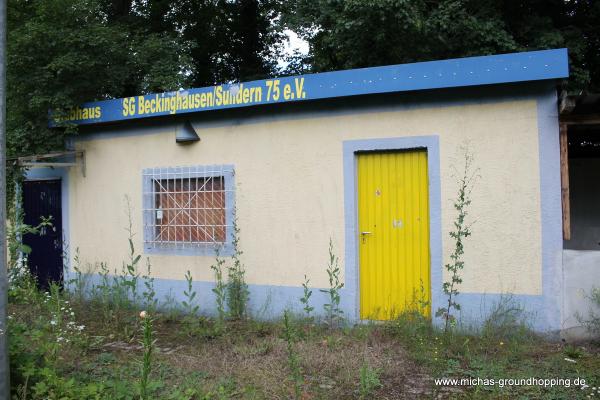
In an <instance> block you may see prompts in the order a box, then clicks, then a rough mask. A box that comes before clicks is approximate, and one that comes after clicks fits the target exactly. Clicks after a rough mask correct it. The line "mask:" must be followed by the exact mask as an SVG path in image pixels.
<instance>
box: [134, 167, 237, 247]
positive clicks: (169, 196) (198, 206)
mask: <svg viewBox="0 0 600 400" xmlns="http://www.w3.org/2000/svg"><path fill="white" fill-rule="evenodd" d="M143 175H144V244H145V249H146V250H147V251H149V252H153V251H156V252H164V251H167V252H169V251H177V252H178V253H181V254H189V252H190V251H191V253H193V254H194V253H195V254H197V253H199V252H200V253H202V252H203V250H206V249H209V250H213V251H214V250H215V249H216V247H220V248H224V247H226V246H227V245H228V244H230V242H231V241H230V240H229V236H231V234H230V233H231V225H232V207H233V204H232V202H233V184H232V179H233V168H232V167H230V166H204V167H202V166H198V167H177V168H148V169H145V170H144V172H143ZM186 250H187V252H186ZM198 250H200V251H198Z"/></svg>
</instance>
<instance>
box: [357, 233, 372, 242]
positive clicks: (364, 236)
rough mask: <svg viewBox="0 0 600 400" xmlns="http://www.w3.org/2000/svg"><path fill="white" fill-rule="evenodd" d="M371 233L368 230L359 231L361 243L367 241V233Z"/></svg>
mask: <svg viewBox="0 0 600 400" xmlns="http://www.w3.org/2000/svg"><path fill="white" fill-rule="evenodd" d="M371 233H372V232H369V231H362V232H361V233H360V237H361V238H362V243H363V244H365V243H367V240H366V239H367V235H370V234H371Z"/></svg>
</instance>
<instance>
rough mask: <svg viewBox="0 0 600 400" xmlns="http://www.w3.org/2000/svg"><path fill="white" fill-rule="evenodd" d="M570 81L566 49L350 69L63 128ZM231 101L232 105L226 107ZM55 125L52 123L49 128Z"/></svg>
mask: <svg viewBox="0 0 600 400" xmlns="http://www.w3.org/2000/svg"><path fill="white" fill-rule="evenodd" d="M568 76H569V61H568V54H567V49H554V50H540V51H530V52H523V53H511V54H499V55H491V56H481V57H467V58H457V59H450V60H442V61H427V62H418V63H412V64H400V65H390V66H383V67H372V68H361V69H351V70H344V71H334V72H324V73H318V74H308V75H299V76H288V77H282V78H273V79H265V80H259V81H251V82H242V83H236V84H223V85H217V86H210V87H204V88H197V89H189V90H179V91H174V92H167V93H158V94H149V95H145V96H135V97H129V98H123V99H115V100H105V101H98V102H90V103H85V104H83V105H81V106H80V107H77V108H76V109H74V110H71V112H70V113H69V114H68V115H67V117H66V118H65V119H63V121H64V122H68V123H73V124H76V125H89V124H98V123H106V122H114V121H124V120H130V119H139V118H151V117H157V116H162V115H173V114H185V113H195V112H201V111H209V110H216V109H227V108H237V107H248V106H256V105H262V104H274V103H286V102H296V101H305V100H317V99H328V98H336V97H347V96H357V95H366V94H376V93H391V92H406V91H415V90H427V89H442V88H457V87H466V86H478V85H493V84H503V83H514V82H527V81H538V80H548V79H561V78H567V77H568ZM226 98H227V99H229V98H233V100H234V101H229V102H227V101H226ZM58 125H59V123H58V122H57V121H56V120H54V119H53V118H50V126H58Z"/></svg>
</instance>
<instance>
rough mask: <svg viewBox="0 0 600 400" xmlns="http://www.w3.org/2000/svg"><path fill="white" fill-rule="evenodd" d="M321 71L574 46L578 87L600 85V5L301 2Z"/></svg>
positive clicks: (288, 16) (573, 84) (305, 31)
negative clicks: (599, 26)
mask: <svg viewBox="0 0 600 400" xmlns="http://www.w3.org/2000/svg"><path fill="white" fill-rule="evenodd" d="M284 20H285V22H286V24H287V25H288V26H289V27H290V28H291V29H292V30H294V31H296V32H298V33H299V35H300V36H301V37H303V38H304V39H306V40H307V41H308V42H309V44H310V59H309V60H308V62H309V63H310V64H311V66H312V69H313V70H314V71H327V70H336V69H346V68H360V67H367V66H375V65H386V64H398V63H407V62H415V61H424V60H435V59H445V58H452V57H463V56H472V55H485V54H497V53H506V52H514V51H525V50H536V49H545V48H557V47H568V48H569V54H570V62H571V80H570V89H572V90H576V89H581V88H588V89H590V90H595V91H598V90H600V30H599V29H598V28H597V27H598V25H599V24H600V2H597V1H593V0H577V1H565V0H514V1H513V0H511V1H509V0H499V1H497V0H476V1H475V0H437V1H435V0H434V1H432V0H346V1H342V0H293V1H291V2H289V3H288V7H287V9H286V12H285V19H284Z"/></svg>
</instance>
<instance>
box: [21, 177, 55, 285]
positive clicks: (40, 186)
mask: <svg viewBox="0 0 600 400" xmlns="http://www.w3.org/2000/svg"><path fill="white" fill-rule="evenodd" d="M23 212H24V214H25V215H24V217H23V220H24V222H25V224H27V225H30V226H36V225H38V224H39V223H40V221H41V217H46V218H47V217H52V221H51V222H52V226H47V227H43V228H42V229H41V231H40V233H39V235H34V234H27V235H25V236H24V237H23V243H25V244H26V245H28V246H29V247H31V253H30V254H29V259H28V264H29V269H30V271H31V273H32V274H33V276H35V277H36V278H37V282H38V285H39V286H40V287H41V288H44V289H47V288H48V285H49V283H50V282H57V283H59V284H62V278H63V249H62V209H61V190H60V180H42V181H26V182H23Z"/></svg>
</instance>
